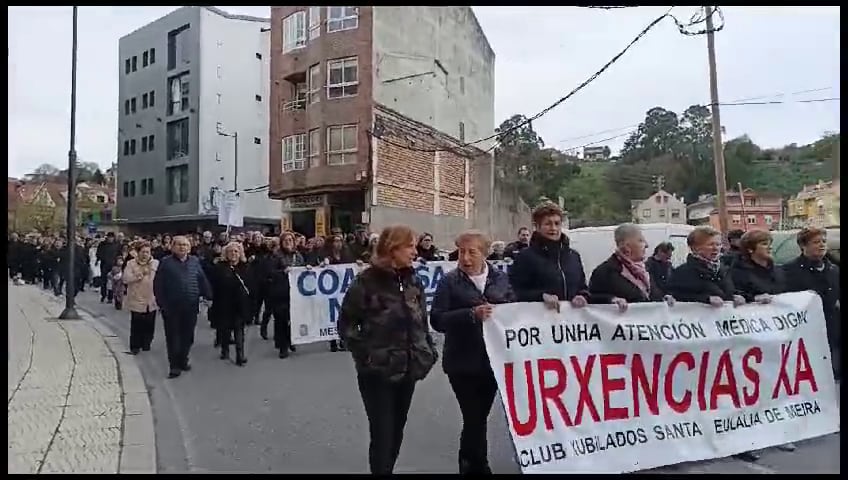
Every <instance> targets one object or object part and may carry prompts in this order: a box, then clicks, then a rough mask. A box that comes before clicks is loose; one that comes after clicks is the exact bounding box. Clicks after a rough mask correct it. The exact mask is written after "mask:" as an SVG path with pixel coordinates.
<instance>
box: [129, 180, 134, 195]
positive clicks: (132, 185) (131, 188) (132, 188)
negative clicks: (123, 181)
mask: <svg viewBox="0 0 848 480" xmlns="http://www.w3.org/2000/svg"><path fill="white" fill-rule="evenodd" d="M130 196H131V197H134V196H135V180H130Z"/></svg>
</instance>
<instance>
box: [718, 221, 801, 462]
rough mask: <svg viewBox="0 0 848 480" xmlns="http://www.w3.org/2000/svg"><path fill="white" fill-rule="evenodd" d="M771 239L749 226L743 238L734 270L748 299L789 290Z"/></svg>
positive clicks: (766, 299) (754, 456)
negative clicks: (778, 265)
mask: <svg viewBox="0 0 848 480" xmlns="http://www.w3.org/2000/svg"><path fill="white" fill-rule="evenodd" d="M771 243H772V237H771V234H770V233H769V232H766V231H764V230H749V231H747V232H745V233H744V234H743V235H742V238H741V239H740V240H739V250H738V253H737V256H736V260H735V261H734V262H733V263H732V264H731V267H730V274H731V277H732V278H733V285H734V287H735V288H736V290H737V291H738V292H739V294H740V295H742V296H743V297H745V300H746V301H748V302H757V303H770V302H771V296H772V295H779V294H781V293H784V292H785V291H786V281H785V278H784V275H783V270H781V269H780V268H779V267H777V266H776V265H775V264H774V259H773V258H772V256H771ZM777 448H778V449H780V450H783V451H785V452H792V451H794V450H795V444H794V443H787V444H784V445H778V447H777ZM738 457H739V458H741V459H742V460H746V461H756V460H758V459H759V458H760V452H746V453H743V454H740V455H738Z"/></svg>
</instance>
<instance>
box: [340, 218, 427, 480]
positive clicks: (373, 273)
mask: <svg viewBox="0 0 848 480" xmlns="http://www.w3.org/2000/svg"><path fill="white" fill-rule="evenodd" d="M415 247H416V238H415V233H414V232H413V231H412V229H411V228H409V227H407V226H404V225H399V226H393V227H388V228H386V229H384V230H383V231H382V233H380V238H379V240H378V241H377V248H376V249H375V252H374V256H373V257H372V258H371V267H370V268H368V269H365V270H363V271H362V273H360V274H359V275H358V276H357V277H356V279H354V281H353V283H351V286H350V289H349V290H348V292H347V294H346V295H345V296H344V300H343V302H342V308H341V313H340V315H339V321H338V330H339V336H340V338H341V339H342V340H343V341H344V342H345V343H346V344H347V346H348V349H349V350H350V352H351V354H352V356H353V360H354V363H355V365H356V372H357V381H358V384H359V392H360V394H361V396H362V403H363V404H364V406H365V414H366V415H367V416H368V427H369V432H370V437H371V442H370V445H369V448H368V460H369V462H368V463H369V465H370V469H371V473H372V474H388V473H392V471H393V470H394V467H395V463H396V462H397V458H398V454H399V453H400V446H401V442H402V440H403V430H404V426H405V425H406V419H407V414H408V413H409V407H410V405H411V404H412V394H413V392H414V391H415V384H416V383H417V382H418V381H420V380H423V379H424V377H426V376H427V374H428V373H429V372H430V369H432V368H433V365H434V364H435V363H436V360H437V358H438V354H437V353H436V348H435V345H434V344H433V338H432V337H431V336H430V331H429V328H428V325H427V303H426V295H425V293H424V284H423V283H422V282H421V279H420V278H418V276H417V275H416V274H415V270H414V269H413V268H412V264H413V262H414V261H415V258H416V256H417V251H416V248H415Z"/></svg>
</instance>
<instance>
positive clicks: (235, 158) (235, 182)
mask: <svg viewBox="0 0 848 480" xmlns="http://www.w3.org/2000/svg"><path fill="white" fill-rule="evenodd" d="M216 130H217V133H218V135H221V136H222V137H230V138H232V139H233V169H234V171H233V191H234V192H238V132H233V133H227V132H225V131H224V130H223V129H222V128H221V124H220V123H219V124H218V125H217V129H216Z"/></svg>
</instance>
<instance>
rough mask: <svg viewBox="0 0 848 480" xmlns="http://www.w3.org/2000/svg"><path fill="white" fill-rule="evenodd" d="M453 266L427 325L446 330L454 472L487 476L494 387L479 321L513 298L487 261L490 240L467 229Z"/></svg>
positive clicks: (503, 275) (505, 281)
mask: <svg viewBox="0 0 848 480" xmlns="http://www.w3.org/2000/svg"><path fill="white" fill-rule="evenodd" d="M456 248H457V251H458V252H459V261H458V263H457V268H456V269H455V270H452V271H450V272H448V273H447V274H446V275H445V276H444V277H443V278H442V280H441V282H439V286H438V287H436V294H435V296H434V297H433V305H432V308H431V309H430V324H431V325H432V326H433V329H434V330H436V331H437V332H440V333H444V334H445V345H444V352H443V353H444V356H443V359H442V368H443V369H444V371H445V373H446V374H447V376H448V380H449V381H450V385H451V388H452V389H453V393H454V395H456V400H457V402H458V403H459V410H460V412H462V433H461V434H460V437H459V473H460V474H491V473H492V470H491V468H490V467H489V459H488V447H487V444H486V425H487V423H488V419H489V412H490V411H491V409H492V402H493V401H494V399H495V393H497V390H498V384H497V381H496V380H495V376H494V373H493V372H492V368H491V366H490V365H489V356H488V355H487V354H486V344H485V342H484V341H483V323H482V322H484V321H486V320H487V319H488V318H489V317H490V316H491V315H492V305H494V304H498V303H510V302H513V301H515V295H514V294H513V292H512V288H511V287H510V285H509V278H508V277H507V275H506V273H504V272H502V271H500V270H498V269H497V268H495V267H493V266H491V265H489V263H488V262H486V255H487V254H488V252H489V239H488V238H486V236H485V235H484V234H483V233H481V232H478V231H474V230H472V231H468V232H465V233H463V234H462V235H460V236H459V237H458V238H457V239H456Z"/></svg>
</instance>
